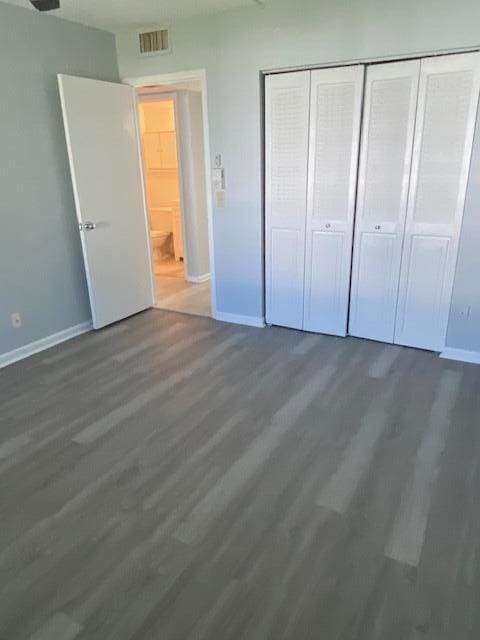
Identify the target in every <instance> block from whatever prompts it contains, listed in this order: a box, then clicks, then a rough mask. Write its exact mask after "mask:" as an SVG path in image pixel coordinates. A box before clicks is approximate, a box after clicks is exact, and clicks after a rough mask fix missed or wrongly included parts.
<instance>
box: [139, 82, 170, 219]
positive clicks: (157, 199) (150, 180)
mask: <svg viewBox="0 0 480 640" xmlns="http://www.w3.org/2000/svg"><path fill="white" fill-rule="evenodd" d="M139 114H140V130H141V134H142V139H143V140H145V138H144V136H145V133H147V134H148V133H154V132H160V131H170V130H172V131H174V130H175V111H174V105H173V100H158V99H155V96H154V95H152V94H150V95H149V96H146V97H144V98H141V101H140V102H139ZM146 157H147V156H146V153H145V149H144V159H145V158H146ZM147 164H148V160H147V161H146V162H145V165H147ZM177 166H178V165H177ZM145 184H146V191H147V204H148V207H149V214H150V227H151V229H153V230H155V231H172V230H173V221H172V212H171V211H158V210H156V209H159V208H161V207H170V206H171V205H172V204H177V203H178V202H179V199H180V191H179V181H178V169H168V170H167V171H155V170H151V169H149V168H148V166H145Z"/></svg>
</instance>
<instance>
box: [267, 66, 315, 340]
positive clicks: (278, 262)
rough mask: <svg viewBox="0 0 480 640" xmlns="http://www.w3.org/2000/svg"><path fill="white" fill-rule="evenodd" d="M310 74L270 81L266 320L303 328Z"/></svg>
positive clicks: (274, 78)
mask: <svg viewBox="0 0 480 640" xmlns="http://www.w3.org/2000/svg"><path fill="white" fill-rule="evenodd" d="M309 92H310V72H309V71H301V72H297V73H287V74H279V75H272V76H268V77H267V78H266V95H265V107H266V112H265V141H266V149H265V165H266V166H265V169H266V171H265V245H266V246H265V272H266V320H267V322H268V323H269V324H277V325H282V326H285V327H293V328H296V329H301V328H302V325H303V280H304V258H305V211H306V197H307V163H308V119H309Z"/></svg>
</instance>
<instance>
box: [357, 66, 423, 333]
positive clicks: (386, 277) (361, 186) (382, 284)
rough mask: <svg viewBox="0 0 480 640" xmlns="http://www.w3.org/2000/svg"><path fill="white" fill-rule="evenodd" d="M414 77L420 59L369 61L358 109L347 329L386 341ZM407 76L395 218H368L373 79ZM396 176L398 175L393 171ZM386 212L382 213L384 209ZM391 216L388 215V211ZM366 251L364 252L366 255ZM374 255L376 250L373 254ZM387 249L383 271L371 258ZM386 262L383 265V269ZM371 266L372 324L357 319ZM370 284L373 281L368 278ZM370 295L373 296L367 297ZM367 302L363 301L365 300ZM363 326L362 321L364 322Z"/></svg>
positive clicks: (391, 325)
mask: <svg viewBox="0 0 480 640" xmlns="http://www.w3.org/2000/svg"><path fill="white" fill-rule="evenodd" d="M419 77H420V60H418V59H416V60H405V61H400V62H387V63H381V64H375V65H370V66H368V67H367V70H366V74H365V91H364V108H363V119H362V134H361V146H360V159H359V167H358V187H357V206H356V213H355V231H354V241H353V264H352V284H351V294H350V319H349V334H350V335H353V336H357V337H361V338H367V339H370V340H379V341H381V342H386V343H392V342H393V339H394V333H395V317H396V310H397V298H398V287H399V282H400V265H401V259H402V249H403V239H404V230H405V221H406V214H407V202H408V191H409V184H410V170H411V160H412V149H413V136H414V129H415V117H416V110H417V97H418V82H419ZM405 78H407V79H408V78H410V79H411V85H410V98H409V101H408V113H407V114H406V131H405V151H404V154H403V164H402V168H401V171H402V172H403V173H402V176H401V191H400V198H399V202H398V210H397V212H396V215H397V218H396V220H395V221H392V220H386V218H387V215H385V216H384V218H383V219H381V218H380V217H375V218H373V217H372V219H369V217H368V216H366V215H365V214H368V211H367V210H366V201H365V198H366V193H367V181H368V179H369V177H370V176H368V175H367V172H368V156H369V153H370V151H371V147H370V140H371V138H370V131H371V124H372V97H373V92H374V85H375V83H376V82H382V81H385V82H388V81H394V80H403V79H405ZM397 177H400V172H398V174H397ZM385 214H387V212H385ZM392 218H393V216H392ZM369 254H370V255H369ZM375 254H377V255H375ZM387 254H389V258H387V260H386V262H387V263H388V264H385V270H384V271H381V270H380V269H378V267H379V266H380V265H378V264H375V263H376V257H377V256H378V257H379V258H382V257H385V256H386V255H387ZM387 267H389V268H387ZM368 268H371V269H372V270H373V271H375V272H376V273H372V274H370V275H371V276H372V278H376V283H375V284H376V289H375V291H374V294H375V300H377V301H378V300H379V299H381V302H382V309H380V308H378V309H377V311H376V312H377V314H378V313H380V312H382V313H380V315H379V316H378V318H377V319H376V321H375V320H374V324H371V323H367V322H366V320H365V319H362V317H361V312H360V304H361V298H362V295H364V293H362V289H364V286H365V285H367V289H368V283H365V282H364V281H363V280H364V278H367V279H368V277H369V276H368V272H367V271H365V269H368ZM371 284H372V286H373V282H372V281H371ZM372 297H373V296H372ZM370 303H371V302H368V304H370ZM367 325H368V326H367Z"/></svg>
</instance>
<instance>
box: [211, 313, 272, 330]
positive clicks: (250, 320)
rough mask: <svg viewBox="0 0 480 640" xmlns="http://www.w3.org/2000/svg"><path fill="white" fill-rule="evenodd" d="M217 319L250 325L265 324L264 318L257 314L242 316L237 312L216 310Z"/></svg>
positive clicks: (261, 325)
mask: <svg viewBox="0 0 480 640" xmlns="http://www.w3.org/2000/svg"><path fill="white" fill-rule="evenodd" d="M215 320H220V322H232V323H233V324H245V325H247V326H248V327H264V326H265V321H264V319H263V318H258V317H257V316H240V315H237V314H236V313H224V312H223V311H217V312H216V314H215Z"/></svg>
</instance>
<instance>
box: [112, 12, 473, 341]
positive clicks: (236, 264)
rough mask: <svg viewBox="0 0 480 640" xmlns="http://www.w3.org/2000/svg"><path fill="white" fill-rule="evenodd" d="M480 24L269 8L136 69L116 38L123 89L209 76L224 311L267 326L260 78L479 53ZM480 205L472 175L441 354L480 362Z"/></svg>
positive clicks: (213, 22) (213, 26)
mask: <svg viewBox="0 0 480 640" xmlns="http://www.w3.org/2000/svg"><path fill="white" fill-rule="evenodd" d="M479 24H480V2H478V0H459V1H458V2H452V1H451V0H421V1H420V2H419V1H418V0H402V1H400V0H362V1H361V2H360V1H357V2H354V1H352V0H322V1H319V0H275V1H267V2H266V3H265V6H264V7H261V6H259V5H257V4H254V3H253V2H252V6H251V7H245V8H241V9H238V10H234V11H224V12H222V13H217V14H214V15H205V16H197V17H195V18H190V19H184V20H178V21H174V22H172V23H171V24H170V31H171V41H172V53H171V54H170V55H162V56H156V57H155V56H152V57H148V58H145V59H141V58H140V57H139V55H138V53H137V51H136V46H137V42H136V38H135V33H134V32H133V30H132V31H130V32H123V33H119V34H118V36H117V47H118V56H119V67H120V74H121V76H122V77H123V78H132V77H135V76H146V75H154V74H162V73H168V72H176V71H186V70H192V69H201V68H203V69H206V76H207V86H208V110H209V127H210V149H211V153H212V164H213V160H214V156H215V154H217V153H221V154H222V158H223V163H224V166H225V170H226V181H227V189H226V202H225V208H223V209H215V210H214V213H213V230H214V239H215V267H216V285H217V290H216V298H217V307H218V309H219V311H220V312H225V313H231V314H238V315H243V316H252V317H254V318H261V317H262V315H263V220H262V109H261V99H262V83H261V71H262V70H265V69H280V68H285V67H293V66H301V65H305V66H308V65H315V64H321V63H324V64H326V63H333V62H335V63H342V62H345V61H351V60H356V59H365V58H368V59H370V58H382V59H384V58H388V57H389V56H402V55H412V54H428V53H429V52H435V51H439V50H445V49H449V50H450V49H456V48H458V47H477V46H479V45H480V32H479V29H478V25H479ZM479 144H480V138H479V136H478V135H477V142H476V147H477V148H478V145H479ZM476 154H477V155H476V156H475V157H476V158H477V157H478V151H476ZM474 166H475V167H477V168H478V162H477V161H475V165H474ZM478 202H480V184H479V182H478V179H477V174H476V173H472V174H471V178H470V187H469V196H468V203H469V204H467V211H466V215H465V220H464V225H463V231H462V241H461V245H460V254H459V261H458V269H457V278H456V282H455V291H454V300H453V305H452V312H451V316H450V328H449V334H448V341H447V343H448V344H449V346H451V347H457V346H458V347H461V348H464V349H474V350H479V351H480V278H478V277H477V275H476V274H477V273H478V256H479V254H480V251H479V249H480V244H479V242H480V215H478V207H477V206H476V203H478ZM468 309H470V311H468Z"/></svg>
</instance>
